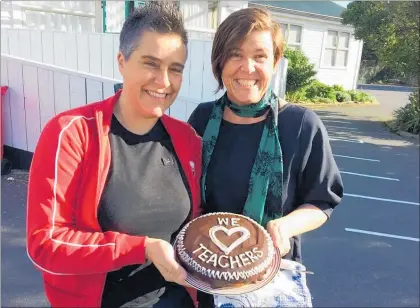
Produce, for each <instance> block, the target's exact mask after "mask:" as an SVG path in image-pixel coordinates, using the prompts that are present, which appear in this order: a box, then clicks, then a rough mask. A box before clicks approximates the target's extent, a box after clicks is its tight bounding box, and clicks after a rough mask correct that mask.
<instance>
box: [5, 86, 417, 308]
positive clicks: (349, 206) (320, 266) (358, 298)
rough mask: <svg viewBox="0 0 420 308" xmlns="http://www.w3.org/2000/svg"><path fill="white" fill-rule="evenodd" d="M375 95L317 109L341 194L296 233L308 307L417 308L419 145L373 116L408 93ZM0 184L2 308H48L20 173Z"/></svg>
mask: <svg viewBox="0 0 420 308" xmlns="http://www.w3.org/2000/svg"><path fill="white" fill-rule="evenodd" d="M377 97H378V99H379V100H380V102H381V106H375V107H360V108H359V107H358V108H355V107H350V108H333V109H325V108H322V109H320V110H317V113H318V114H319V116H320V117H321V118H322V119H323V121H324V124H325V125H326V127H327V129H328V132H329V134H330V137H331V145H332V148H333V152H334V154H335V157H336V161H337V164H338V166H339V168H340V170H341V171H342V175H343V179H344V184H345V192H346V194H347V195H346V196H345V197H344V199H343V202H342V204H340V205H339V207H337V209H336V210H335V211H334V213H333V215H332V218H331V220H330V221H329V222H328V223H327V224H326V225H325V226H324V227H322V228H321V229H319V230H317V231H314V232H312V233H310V234H308V235H305V236H304V237H303V254H304V256H303V257H304V264H305V265H306V266H307V267H308V269H309V270H312V271H314V272H315V275H310V276H308V283H309V287H310V289H311V291H312V294H313V297H314V298H313V303H314V306H315V307H419V242H418V237H419V173H418V172H419V148H418V147H416V146H414V145H413V144H411V143H410V142H407V141H405V140H404V139H402V138H400V137H398V136H396V135H393V134H391V133H389V132H388V131H386V130H385V128H384V126H383V125H382V124H381V123H380V122H378V119H380V118H382V119H383V118H384V117H388V118H389V117H390V116H391V114H390V111H392V110H393V109H395V107H397V106H400V105H402V104H404V97H405V98H406V97H407V93H402V94H401V93H399V94H398V93H395V92H394V93H383V92H381V93H379V94H377ZM1 184H2V187H1V193H2V203H1V211H2V226H1V231H2V244H1V245H2V263H1V269H2V273H1V275H2V295H1V301H2V306H3V307H47V306H48V303H47V301H46V300H45V296H44V291H43V286H42V280H41V276H40V273H39V272H38V271H37V270H36V269H35V268H34V266H33V265H32V263H31V262H30V261H29V259H28V257H27V255H26V249H25V221H26V192H27V173H26V172H22V171H14V172H13V174H11V175H8V176H3V177H2V179H1ZM367 198H371V199H367ZM366 232H367V233H366Z"/></svg>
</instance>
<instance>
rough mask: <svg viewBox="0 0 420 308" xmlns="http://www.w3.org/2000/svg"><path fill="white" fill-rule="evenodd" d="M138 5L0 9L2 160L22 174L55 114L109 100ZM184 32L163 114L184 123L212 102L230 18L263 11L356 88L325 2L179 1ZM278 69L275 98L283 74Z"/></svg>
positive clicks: (319, 63) (7, 5)
mask: <svg viewBox="0 0 420 308" xmlns="http://www.w3.org/2000/svg"><path fill="white" fill-rule="evenodd" d="M143 3H144V2H143V1H92V0H91V1H1V85H2V86H3V85H5V86H8V87H9V89H8V91H7V94H6V95H5V96H4V97H3V99H2V107H3V108H2V115H3V120H2V123H1V125H0V126H1V127H0V130H1V133H2V134H3V135H4V144H5V145H6V147H5V156H6V157H8V158H10V159H11V160H12V162H13V165H14V167H16V168H19V167H23V168H27V167H28V166H29V163H30V160H31V158H32V153H33V152H34V150H35V147H36V145H37V142H38V138H39V135H40V133H41V131H42V129H43V127H44V125H45V123H46V122H47V121H48V120H49V119H50V118H51V117H53V116H55V115H57V114H58V113H60V112H62V111H65V110H68V109H70V108H74V107H77V106H80V105H84V104H87V103H91V102H95V101H99V100H102V99H104V98H107V97H109V96H111V95H113V93H114V85H115V84H116V83H120V82H121V81H122V78H121V75H120V73H119V70H118V67H117V61H116V54H117V52H118V46H119V34H118V33H119V31H120V30H121V26H122V24H123V22H124V20H125V16H126V15H127V14H128V13H129V12H130V9H132V8H133V7H134V6H139V5H142V4H143ZM177 4H178V6H179V8H180V9H181V11H182V12H183V15H184V19H185V23H186V26H187V29H188V32H189V36H190V42H189V46H188V48H189V54H190V56H189V57H188V61H187V63H186V67H185V70H184V74H183V83H182V87H181V91H180V94H179V96H178V98H177V100H176V101H175V103H174V104H173V105H172V106H171V108H170V109H169V110H168V111H167V113H169V114H170V115H171V116H173V117H175V118H178V119H181V120H187V119H188V117H189V115H190V114H191V112H192V111H193V110H194V109H195V108H196V106H197V104H199V103H200V102H205V101H210V100H214V99H215V98H216V97H218V96H219V95H220V94H221V93H220V92H219V93H218V94H215V93H214V90H215V89H216V87H217V83H216V81H215V79H214V76H213V73H212V69H211V63H210V54H211V48H212V40H213V37H214V33H215V31H216V29H217V27H218V25H220V23H221V22H222V21H223V20H224V19H225V18H226V17H227V16H229V14H231V13H232V12H234V11H236V10H238V9H241V8H245V7H266V8H267V9H269V10H270V11H271V12H272V14H273V15H274V18H275V20H276V21H277V22H278V23H280V24H281V25H282V28H283V33H284V37H285V40H286V43H287V45H288V47H289V48H298V49H301V50H302V51H303V52H304V53H305V54H306V55H307V56H308V58H309V59H310V61H311V62H312V63H314V65H315V69H316V71H317V75H316V78H317V79H319V80H320V81H322V82H324V83H326V84H330V85H332V84H340V85H342V86H343V87H344V88H345V89H355V88H356V81H357V75H358V71H359V65H360V58H361V53H362V42H361V41H357V40H355V39H354V38H353V36H352V33H353V31H354V30H353V29H352V28H351V27H347V26H343V25H342V24H341V19H340V17H339V16H340V14H341V12H342V10H343V8H342V7H340V6H338V5H336V4H335V3H333V2H330V1H318V2H312V1H306V2H305V1H281V2H280V1H278V2H276V1H271V2H268V1H261V2H256V1H253V2H248V1H225V0H223V1H177ZM282 68H283V71H282V70H279V74H277V76H278V78H276V79H275V80H277V81H280V82H278V83H277V84H278V85H280V87H279V89H280V90H279V93H283V91H284V87H283V86H284V80H285V78H284V77H282V74H283V73H284V65H283V66H282Z"/></svg>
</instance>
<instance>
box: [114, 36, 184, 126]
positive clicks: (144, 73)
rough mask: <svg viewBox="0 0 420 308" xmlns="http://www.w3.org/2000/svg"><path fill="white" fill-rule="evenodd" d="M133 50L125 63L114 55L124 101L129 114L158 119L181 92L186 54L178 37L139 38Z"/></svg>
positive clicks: (121, 56) (122, 57) (120, 56)
mask: <svg viewBox="0 0 420 308" xmlns="http://www.w3.org/2000/svg"><path fill="white" fill-rule="evenodd" d="M137 46H138V47H137V48H136V49H135V50H134V51H133V52H132V53H131V55H130V56H129V58H128V59H125V58H124V56H123V54H122V53H119V54H118V64H119V70H120V73H121V75H122V77H123V83H124V86H123V92H124V97H126V98H127V101H129V102H130V104H131V106H130V107H131V108H130V109H131V111H132V112H137V113H138V114H139V115H140V116H142V117H144V118H155V117H160V116H162V115H163V114H164V112H165V110H166V109H168V108H169V107H170V106H171V105H172V103H173V102H174V100H175V98H176V97H177V95H178V92H179V90H180V88H181V83H182V71H183V69H184V64H185V61H186V53H187V51H186V48H185V45H184V43H183V41H182V38H181V37H180V36H179V35H177V34H170V33H169V34H161V33H156V32H151V31H144V32H143V33H142V34H141V37H140V41H139V42H138V44H137Z"/></svg>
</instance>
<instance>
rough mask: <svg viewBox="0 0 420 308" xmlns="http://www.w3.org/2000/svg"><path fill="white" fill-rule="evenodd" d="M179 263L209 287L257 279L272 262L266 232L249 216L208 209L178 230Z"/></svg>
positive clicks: (270, 242) (253, 281)
mask: <svg viewBox="0 0 420 308" xmlns="http://www.w3.org/2000/svg"><path fill="white" fill-rule="evenodd" d="M176 252H177V256H178V259H179V261H180V263H181V265H182V266H183V267H184V268H185V269H186V270H187V271H188V272H189V273H190V274H191V275H193V276H194V277H196V278H197V279H199V280H201V281H204V282H206V283H209V284H210V285H211V287H212V288H227V287H238V286H241V285H243V284H249V283H255V282H257V281H258V280H261V279H262V278H263V276H264V275H265V273H266V272H267V270H268V269H269V267H270V266H271V264H272V261H273V257H274V246H273V242H272V240H271V237H270V235H269V234H268V232H267V231H266V230H265V229H264V228H263V227H261V226H260V225H259V224H257V223H256V222H255V221H253V220H252V219H250V218H248V217H245V216H243V215H237V214H231V213H211V214H207V215H203V216H200V217H198V218H196V219H194V220H193V221H191V222H189V223H188V224H187V225H186V226H185V227H184V228H183V229H182V230H181V232H180V233H179V234H178V237H177V245H176Z"/></svg>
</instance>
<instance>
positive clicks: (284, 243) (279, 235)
mask: <svg viewBox="0 0 420 308" xmlns="http://www.w3.org/2000/svg"><path fill="white" fill-rule="evenodd" d="M267 231H268V233H270V235H271V238H272V239H273V243H274V246H275V247H277V248H279V249H280V253H281V256H282V257H283V256H285V255H286V254H287V253H288V252H289V251H290V236H289V235H288V234H287V232H286V230H285V229H284V228H282V227H281V222H280V220H279V219H274V220H271V221H269V222H268V224H267Z"/></svg>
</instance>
